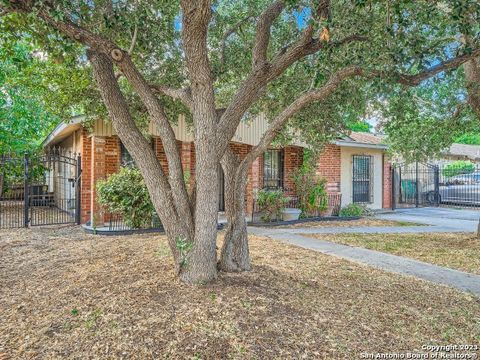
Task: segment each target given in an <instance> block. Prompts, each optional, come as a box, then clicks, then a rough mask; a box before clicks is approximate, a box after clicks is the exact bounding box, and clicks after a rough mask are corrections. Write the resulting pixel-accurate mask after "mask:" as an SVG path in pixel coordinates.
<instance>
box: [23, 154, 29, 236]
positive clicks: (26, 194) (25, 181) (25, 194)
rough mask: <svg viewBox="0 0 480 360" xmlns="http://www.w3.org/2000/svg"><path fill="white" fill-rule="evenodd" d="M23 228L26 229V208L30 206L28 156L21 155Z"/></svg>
mask: <svg viewBox="0 0 480 360" xmlns="http://www.w3.org/2000/svg"><path fill="white" fill-rule="evenodd" d="M23 165H24V173H23V176H24V178H23V226H25V227H28V222H29V221H28V207H29V205H30V188H29V186H28V154H27V153H25V154H24V155H23Z"/></svg>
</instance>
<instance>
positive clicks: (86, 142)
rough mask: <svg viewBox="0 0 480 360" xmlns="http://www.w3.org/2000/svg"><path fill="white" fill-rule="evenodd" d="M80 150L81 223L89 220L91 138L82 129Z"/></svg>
mask: <svg viewBox="0 0 480 360" xmlns="http://www.w3.org/2000/svg"><path fill="white" fill-rule="evenodd" d="M80 141H81V148H82V150H81V152H82V189H81V211H80V214H81V215H80V216H81V223H82V224H85V223H86V222H87V221H89V220H90V209H91V208H90V206H91V203H90V197H91V191H92V189H91V185H92V184H91V170H92V165H91V161H92V139H91V137H90V136H88V133H87V132H86V131H85V130H83V132H82V137H81V140H80Z"/></svg>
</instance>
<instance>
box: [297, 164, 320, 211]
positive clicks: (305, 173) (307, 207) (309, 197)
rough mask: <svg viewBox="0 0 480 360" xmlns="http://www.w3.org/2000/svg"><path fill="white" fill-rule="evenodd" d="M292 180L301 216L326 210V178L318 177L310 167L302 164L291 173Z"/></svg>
mask: <svg viewBox="0 0 480 360" xmlns="http://www.w3.org/2000/svg"><path fill="white" fill-rule="evenodd" d="M292 180H293V182H294V184H295V192H296V194H297V196H298V204H299V207H300V209H301V210H302V216H308V215H310V214H312V213H316V212H322V211H325V210H327V207H328V194H327V190H326V183H327V181H326V179H320V178H319V177H318V176H317V175H316V174H315V170H314V169H313V168H312V167H310V166H308V165H306V164H304V165H303V166H302V167H300V168H299V169H298V170H297V171H295V172H294V173H293V175H292Z"/></svg>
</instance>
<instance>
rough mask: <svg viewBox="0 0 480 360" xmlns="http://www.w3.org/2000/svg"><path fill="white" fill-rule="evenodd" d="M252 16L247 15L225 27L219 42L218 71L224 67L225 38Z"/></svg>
mask: <svg viewBox="0 0 480 360" xmlns="http://www.w3.org/2000/svg"><path fill="white" fill-rule="evenodd" d="M251 18H253V16H252V15H248V16H246V17H245V18H243V19H242V20H240V21H239V22H237V23H236V24H235V25H233V26H232V27H231V28H229V29H227V31H225V33H224V34H223V37H222V41H221V43H220V72H223V71H224V67H225V48H226V47H227V40H228V38H229V37H230V35H232V34H234V33H236V32H237V31H238V29H240V27H241V26H242V25H243V24H245V23H246V22H247V21H248V20H250V19H251Z"/></svg>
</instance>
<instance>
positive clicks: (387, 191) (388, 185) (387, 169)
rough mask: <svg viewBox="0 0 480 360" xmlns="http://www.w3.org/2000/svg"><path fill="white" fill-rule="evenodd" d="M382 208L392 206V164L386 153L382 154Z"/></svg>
mask: <svg viewBox="0 0 480 360" xmlns="http://www.w3.org/2000/svg"><path fill="white" fill-rule="evenodd" d="M382 205H383V208H384V209H389V208H391V207H392V164H391V162H390V161H389V159H388V158H387V156H386V155H383V204H382Z"/></svg>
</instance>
